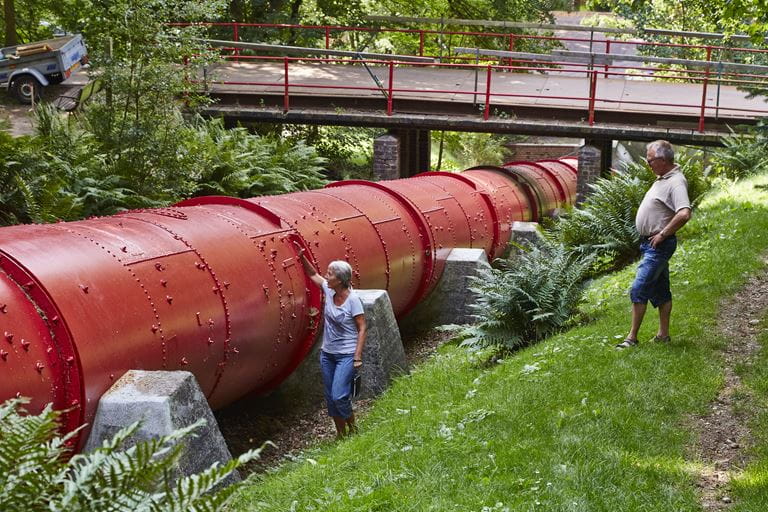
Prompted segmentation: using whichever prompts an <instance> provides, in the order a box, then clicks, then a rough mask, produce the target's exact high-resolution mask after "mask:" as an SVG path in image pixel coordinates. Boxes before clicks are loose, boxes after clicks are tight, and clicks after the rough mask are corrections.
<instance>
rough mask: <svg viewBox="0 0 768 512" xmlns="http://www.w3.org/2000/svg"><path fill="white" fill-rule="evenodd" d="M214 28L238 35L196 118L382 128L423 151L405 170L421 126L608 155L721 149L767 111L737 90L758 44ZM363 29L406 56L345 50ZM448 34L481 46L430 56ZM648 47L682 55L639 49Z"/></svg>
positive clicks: (746, 79) (758, 53)
mask: <svg viewBox="0 0 768 512" xmlns="http://www.w3.org/2000/svg"><path fill="white" fill-rule="evenodd" d="M215 25H218V26H219V29H220V28H221V26H224V27H227V28H231V29H232V31H233V32H232V34H233V37H232V38H231V40H229V41H222V40H217V41H208V43H209V44H212V45H215V46H220V47H222V48H223V50H224V52H223V53H224V54H225V59H224V62H223V63H221V64H218V65H216V66H214V67H212V68H210V69H208V70H206V73H205V76H200V77H198V80H200V81H201V82H204V83H205V85H206V87H207V90H208V93H209V94H210V95H211V96H212V97H213V98H215V99H216V100H217V101H216V103H214V104H212V105H210V106H208V107H206V108H205V109H203V114H204V115H207V116H216V117H223V118H224V119H225V120H227V121H228V122H232V123H235V122H243V123H249V122H267V123H297V124H328V125H342V126H367V127H382V128H388V129H390V130H393V131H395V132H396V133H399V134H400V135H401V136H403V137H404V138H405V139H408V142H406V143H405V144H406V145H409V146H413V147H415V148H416V149H414V150H412V151H411V153H414V154H417V157H416V159H415V161H414V162H413V166H415V168H421V169H423V168H425V165H424V156H425V155H424V154H425V153H428V146H427V147H425V144H428V137H426V136H425V135H424V133H421V132H427V131H428V130H453V131H478V132H487V133H508V134H523V135H549V136H562V137H575V138H584V139H586V140H587V141H591V143H592V144H593V145H595V146H597V147H598V148H600V149H602V150H605V149H607V148H609V147H610V146H609V143H610V141H611V140H614V139H621V140H638V141H649V140H654V139H660V138H663V139H667V140H670V141H671V142H673V143H678V144H690V145H698V146H707V145H709V146H712V145H719V144H720V140H721V137H722V136H723V135H725V134H728V133H730V127H733V126H735V125H740V124H754V123H755V122H756V120H757V119H758V118H759V117H762V116H764V115H766V114H768V106H766V105H765V102H764V101H763V99H762V98H760V97H756V98H753V97H750V95H749V93H748V92H745V91H743V90H741V88H743V87H751V88H765V86H766V84H767V83H768V82H766V80H765V77H766V75H767V74H768V66H763V65H757V64H752V63H751V62H753V61H755V60H756V59H757V60H759V59H760V58H764V57H765V54H766V53H768V50H765V49H759V48H758V49H756V48H748V47H743V48H733V47H727V46H724V45H722V44H719V45H718V44H712V43H709V42H707V43H705V44H699V45H693V44H689V43H652V42H649V41H646V40H643V39H640V38H637V37H633V38H629V39H618V38H613V39H611V38H610V37H606V38H604V39H600V40H596V39H595V34H594V33H595V32H598V31H599V30H600V29H594V28H589V29H583V28H582V30H588V31H589V38H587V37H574V36H573V35H572V33H573V32H572V31H573V30H574V29H575V28H576V27H558V26H551V27H549V28H550V29H552V30H562V31H565V30H570V31H571V32H568V37H564V36H554V35H553V36H540V35H535V36H531V35H521V34H510V33H494V32H450V31H445V30H442V31H430V30H424V29H418V30H413V29H383V28H376V29H372V28H363V27H338V26H311V27H308V26H299V25H268V24H237V23H233V24H221V23H220V24H215ZM246 29H251V30H287V29H290V30H296V31H301V30H314V31H322V32H324V33H325V47H324V48H295V47H284V46H278V45H268V44H262V43H249V42H244V41H243V40H242V39H243V38H242V37H240V35H242V34H243V33H245V31H246ZM366 31H368V32H374V33H377V34H378V33H382V32H392V33H397V34H399V35H401V36H411V37H413V39H414V41H413V43H414V44H413V48H414V51H413V52H412V54H411V55H386V54H375V53H360V52H357V51H355V50H354V49H352V50H350V49H348V47H347V49H345V46H344V45H345V44H347V45H348V43H349V41H351V40H354V39H355V38H354V37H351V36H350V35H349V34H353V35H354V34H357V33H360V32H363V33H367V32H366ZM607 32H609V34H607V35H616V34H611V33H610V32H612V31H611V30H608V31H607ZM613 32H617V31H613ZM676 34H681V37H682V36H685V35H686V34H685V33H676ZM699 36H702V37H704V36H706V35H700V34H699ZM450 37H457V38H459V37H463V39H462V40H463V41H466V40H467V38H471V41H473V42H474V43H476V44H477V46H473V47H467V46H450V45H448V46H446V45H445V44H442V43H441V44H440V45H439V47H440V54H438V55H430V54H429V53H428V52H427V51H425V48H427V47H428V46H429V45H428V40H429V38H438V39H439V40H440V41H445V40H447V39H449V38H450ZM531 41H535V42H542V41H544V42H547V43H548V44H549V45H550V46H553V47H554V49H552V50H551V51H549V52H548V53H531V52H521V51H516V46H524V43H531ZM480 43H487V44H480ZM529 46H530V44H529ZM654 46H663V47H664V49H665V50H666V51H667V53H669V52H675V51H677V52H679V53H681V54H682V55H683V57H682V58H681V57H679V56H678V57H666V58H660V57H650V56H645V55H638V53H648V52H645V50H647V49H648V48H652V47H654ZM499 47H501V48H503V49H502V50H499V49H498V48H499ZM417 49H418V50H417ZM638 49H640V50H641V51H638ZM425 140H426V142H425ZM419 148H421V149H419ZM419 155H420V156H419ZM603 160H605V158H603ZM406 174H407V173H406Z"/></svg>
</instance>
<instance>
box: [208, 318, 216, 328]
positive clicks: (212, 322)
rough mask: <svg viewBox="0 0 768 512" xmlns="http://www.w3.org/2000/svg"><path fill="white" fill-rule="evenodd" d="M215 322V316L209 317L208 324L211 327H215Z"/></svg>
mask: <svg viewBox="0 0 768 512" xmlns="http://www.w3.org/2000/svg"><path fill="white" fill-rule="evenodd" d="M214 323H215V322H214V321H213V318H209V319H208V325H210V326H211V327H213V324H214Z"/></svg>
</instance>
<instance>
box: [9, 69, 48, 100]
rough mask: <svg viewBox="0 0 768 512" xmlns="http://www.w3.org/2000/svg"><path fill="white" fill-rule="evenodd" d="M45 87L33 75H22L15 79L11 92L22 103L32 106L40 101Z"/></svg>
mask: <svg viewBox="0 0 768 512" xmlns="http://www.w3.org/2000/svg"><path fill="white" fill-rule="evenodd" d="M42 90H43V86H42V85H40V82H38V81H37V78H35V77H34V76H32V75H21V76H19V77H16V78H14V79H13V83H12V84H11V92H12V94H13V95H14V96H16V99H17V100H19V102H20V103H23V104H25V105H30V104H31V103H32V101H33V100H34V101H38V100H39V99H40V94H41V92H42Z"/></svg>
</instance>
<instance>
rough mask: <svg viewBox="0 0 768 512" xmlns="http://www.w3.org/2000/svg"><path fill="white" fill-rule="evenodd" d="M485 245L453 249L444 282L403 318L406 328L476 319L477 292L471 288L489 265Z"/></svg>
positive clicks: (442, 277)
mask: <svg viewBox="0 0 768 512" xmlns="http://www.w3.org/2000/svg"><path fill="white" fill-rule="evenodd" d="M488 268H490V265H489V264H488V257H487V256H486V255H485V251H484V250H482V249H463V248H458V249H453V250H452V251H451V252H450V254H449V255H448V258H447V260H446V262H445V270H443V275H442V276H441V277H440V282H439V283H438V284H437V286H436V287H435V289H434V290H433V291H432V293H430V294H429V296H428V297H427V298H426V299H425V300H424V301H422V302H421V303H420V304H419V305H418V306H416V308H415V309H414V310H413V311H412V312H411V313H409V314H408V316H407V317H406V318H404V319H403V321H402V322H401V326H402V328H403V330H404V331H409V332H418V331H423V330H425V329H428V328H430V327H434V326H436V325H444V324H469V323H472V322H473V321H474V317H473V312H472V310H471V308H470V305H471V304H473V303H475V302H476V301H477V294H475V293H473V292H471V291H470V290H469V287H470V278H471V277H474V276H477V275H478V271H479V270H481V269H488Z"/></svg>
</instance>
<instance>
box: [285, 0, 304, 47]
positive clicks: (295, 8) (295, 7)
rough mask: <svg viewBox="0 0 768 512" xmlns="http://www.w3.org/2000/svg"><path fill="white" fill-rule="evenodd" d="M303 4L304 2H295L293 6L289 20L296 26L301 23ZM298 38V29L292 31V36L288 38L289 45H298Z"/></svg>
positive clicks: (296, 0) (298, 0) (295, 0)
mask: <svg viewBox="0 0 768 512" xmlns="http://www.w3.org/2000/svg"><path fill="white" fill-rule="evenodd" d="M301 3H302V0H294V2H293V3H292V4H291V14H290V18H289V19H288V23H290V24H292V25H294V24H298V22H299V10H300V9H301ZM297 36H298V33H297V32H296V29H293V28H292V29H291V30H290V36H289V37H288V44H296V38H297Z"/></svg>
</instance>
